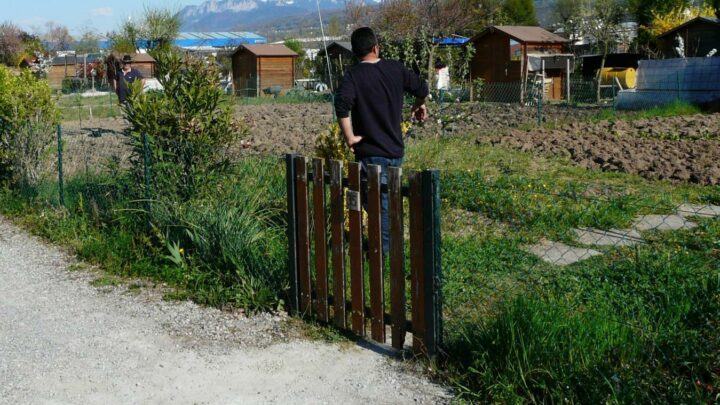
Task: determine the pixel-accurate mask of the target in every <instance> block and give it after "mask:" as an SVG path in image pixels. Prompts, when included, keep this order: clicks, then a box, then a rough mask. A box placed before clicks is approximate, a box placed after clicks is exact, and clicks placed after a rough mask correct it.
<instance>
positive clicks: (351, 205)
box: [347, 190, 360, 211]
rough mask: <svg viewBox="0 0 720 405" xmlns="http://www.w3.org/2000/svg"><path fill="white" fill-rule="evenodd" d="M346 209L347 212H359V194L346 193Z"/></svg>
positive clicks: (349, 191)
mask: <svg viewBox="0 0 720 405" xmlns="http://www.w3.org/2000/svg"><path fill="white" fill-rule="evenodd" d="M347 209H348V210H349V211H360V192H359V191H351V190H348V191H347Z"/></svg>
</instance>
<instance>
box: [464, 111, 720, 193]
mask: <svg viewBox="0 0 720 405" xmlns="http://www.w3.org/2000/svg"><path fill="white" fill-rule="evenodd" d="M656 137H659V138H667V139H657V138H656ZM476 142H477V143H480V144H483V143H490V144H493V145H503V146H506V147H511V148H514V149H519V150H521V151H525V152H533V153H540V154H545V155H560V156H568V157H569V158H570V159H572V160H573V161H574V162H576V163H578V164H579V165H580V166H582V167H585V168H588V169H595V170H603V171H619V172H625V173H633V174H638V175H640V176H642V177H644V178H647V179H650V180H671V181H679V182H689V183H697V184H703V185H716V184H720V114H712V115H696V116H685V117H667V118H653V119H648V120H639V121H635V122H622V121H620V122H615V123H612V122H607V121H602V122H598V123H595V124H586V123H571V124H567V125H564V126H562V127H560V128H559V129H535V130H528V131H520V130H512V131H509V132H508V133H506V134H502V135H494V136H481V137H478V138H477V141H476Z"/></svg>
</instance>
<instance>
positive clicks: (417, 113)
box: [410, 104, 428, 122]
mask: <svg viewBox="0 0 720 405" xmlns="http://www.w3.org/2000/svg"><path fill="white" fill-rule="evenodd" d="M410 112H411V113H412V116H413V118H415V120H417V121H419V122H423V121H425V120H427V119H428V109H427V106H426V105H425V104H422V105H419V106H413V108H412V110H410Z"/></svg>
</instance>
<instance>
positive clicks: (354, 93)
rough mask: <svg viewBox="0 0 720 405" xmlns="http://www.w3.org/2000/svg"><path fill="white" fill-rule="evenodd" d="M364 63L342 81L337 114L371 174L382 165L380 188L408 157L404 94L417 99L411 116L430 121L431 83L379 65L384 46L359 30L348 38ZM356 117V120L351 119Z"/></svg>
mask: <svg viewBox="0 0 720 405" xmlns="http://www.w3.org/2000/svg"><path fill="white" fill-rule="evenodd" d="M350 41H351V44H352V51H353V53H354V54H355V56H357V57H358V59H360V63H357V64H356V65H355V66H353V67H352V68H351V69H350V70H348V72H347V73H346V74H345V77H343V79H342V82H341V83H340V87H339V88H338V91H337V94H336V97H335V112H336V114H337V117H338V123H339V125H340V128H341V129H342V131H343V134H344V135H345V141H346V142H347V144H348V146H349V147H350V149H352V151H353V152H354V153H355V156H356V158H357V160H358V162H360V164H361V167H362V171H363V173H364V174H367V165H370V164H373V165H379V166H381V167H382V169H381V177H380V179H381V182H382V183H383V184H387V168H388V166H393V167H400V166H401V165H402V160H403V156H404V155H405V145H404V144H403V138H402V131H401V130H400V123H401V122H402V109H403V97H404V94H405V93H409V94H412V95H413V96H415V103H414V104H413V106H412V109H411V111H412V114H413V116H414V117H415V119H416V120H418V121H425V120H426V119H427V117H428V111H427V107H426V106H425V102H426V100H427V96H428V92H429V89H428V85H427V82H426V81H425V80H423V79H421V78H420V76H418V75H417V74H416V73H414V72H413V71H411V70H409V69H407V68H406V67H405V66H404V65H403V64H402V63H400V62H397V61H392V60H385V59H380V46H379V45H378V41H377V38H376V37H375V33H374V32H373V31H372V29H370V28H368V27H363V28H358V29H357V30H355V31H354V32H353V33H352V36H351V37H350ZM351 113H352V114H351ZM381 206H382V238H383V252H387V251H388V250H389V246H390V238H389V227H390V220H389V215H388V197H387V193H383V194H382V200H381Z"/></svg>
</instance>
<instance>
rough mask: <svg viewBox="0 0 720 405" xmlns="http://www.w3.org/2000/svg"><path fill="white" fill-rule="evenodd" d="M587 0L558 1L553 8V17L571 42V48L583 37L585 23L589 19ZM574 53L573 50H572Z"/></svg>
mask: <svg viewBox="0 0 720 405" xmlns="http://www.w3.org/2000/svg"><path fill="white" fill-rule="evenodd" d="M587 6H588V3H587V0H557V2H556V3H555V4H554V7H553V16H554V18H555V21H556V22H557V24H558V25H559V26H560V27H561V28H562V29H563V32H564V33H565V36H566V37H567V38H568V39H569V40H570V46H571V48H574V45H573V44H574V43H575V41H577V40H578V39H579V38H580V37H582V36H583V22H584V20H585V18H587ZM571 51H572V49H571Z"/></svg>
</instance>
